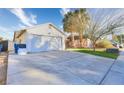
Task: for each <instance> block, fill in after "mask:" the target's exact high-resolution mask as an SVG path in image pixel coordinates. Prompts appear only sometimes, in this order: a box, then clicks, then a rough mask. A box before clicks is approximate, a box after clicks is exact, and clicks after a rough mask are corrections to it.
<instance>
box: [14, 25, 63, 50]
mask: <svg viewBox="0 0 124 93" xmlns="http://www.w3.org/2000/svg"><path fill="white" fill-rule="evenodd" d="M13 41H14V42H15V43H16V44H26V50H27V52H41V51H51V50H64V49H65V34H64V32H62V31H60V30H59V29H58V28H57V27H56V26H54V25H53V24H52V23H45V24H41V25H36V26H33V27H29V28H26V29H22V30H20V31H17V32H15V33H14V39H13Z"/></svg>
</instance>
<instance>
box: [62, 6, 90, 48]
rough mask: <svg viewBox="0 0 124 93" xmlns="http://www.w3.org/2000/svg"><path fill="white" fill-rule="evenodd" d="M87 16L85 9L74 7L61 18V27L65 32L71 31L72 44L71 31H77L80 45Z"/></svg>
mask: <svg viewBox="0 0 124 93" xmlns="http://www.w3.org/2000/svg"><path fill="white" fill-rule="evenodd" d="M88 20H89V16H88V13H87V12H86V9H84V8H82V9H75V10H74V11H71V12H68V13H67V14H66V15H65V16H64V19H63V28H64V31H66V32H71V37H72V45H73V46H74V43H73V42H74V36H73V33H74V32H76V33H79V37H80V47H82V39H83V32H84V30H85V29H86V25H87V23H88Z"/></svg>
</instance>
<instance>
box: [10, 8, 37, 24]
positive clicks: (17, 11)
mask: <svg viewBox="0 0 124 93" xmlns="http://www.w3.org/2000/svg"><path fill="white" fill-rule="evenodd" d="M9 11H10V12H11V13H12V14H14V15H15V16H16V17H17V18H18V19H19V20H20V22H21V23H22V24H23V25H25V26H33V25H34V24H37V20H36V18H37V16H36V15H33V14H31V15H27V14H26V12H25V11H24V10H23V9H21V8H13V9H9Z"/></svg>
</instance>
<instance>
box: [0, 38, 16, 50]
mask: <svg viewBox="0 0 124 93" xmlns="http://www.w3.org/2000/svg"><path fill="white" fill-rule="evenodd" d="M13 50H14V46H13V41H10V40H1V41H0V51H1V52H11V51H13Z"/></svg>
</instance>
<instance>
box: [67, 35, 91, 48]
mask: <svg viewBox="0 0 124 93" xmlns="http://www.w3.org/2000/svg"><path fill="white" fill-rule="evenodd" d="M73 36H74V41H73V44H74V46H72V37H71V35H68V37H67V38H66V48H72V47H74V48H80V47H81V44H80V37H79V34H78V33H73ZM82 47H84V48H90V47H92V44H91V41H90V39H88V38H86V37H83V39H82Z"/></svg>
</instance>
